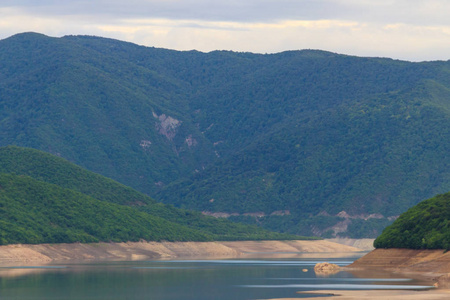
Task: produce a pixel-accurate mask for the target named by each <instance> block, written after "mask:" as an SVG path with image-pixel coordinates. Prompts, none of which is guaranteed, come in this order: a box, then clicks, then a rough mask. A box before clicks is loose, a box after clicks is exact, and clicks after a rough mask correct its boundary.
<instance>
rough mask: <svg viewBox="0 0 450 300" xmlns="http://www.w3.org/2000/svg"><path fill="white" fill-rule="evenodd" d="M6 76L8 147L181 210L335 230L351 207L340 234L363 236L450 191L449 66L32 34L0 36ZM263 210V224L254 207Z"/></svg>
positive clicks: (286, 228) (300, 230)
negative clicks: (57, 159)
mask: <svg viewBox="0 0 450 300" xmlns="http://www.w3.org/2000/svg"><path fill="white" fill-rule="evenodd" d="M0 70H1V71H0V132H2V135H1V136H0V146H7V145H17V146H21V147H30V148H35V149H39V150H42V151H46V152H49V153H52V154H55V155H58V156H61V157H63V158H65V159H68V160H69V161H71V162H73V163H75V164H77V165H79V166H81V167H83V168H86V169H88V170H90V171H93V172H95V173H98V174H102V175H104V176H107V177H109V178H112V179H114V180H117V181H118V182H120V183H122V184H125V185H126V186H130V187H132V188H133V189H136V190H138V191H139V192H141V193H144V194H147V195H150V196H151V197H153V198H155V199H157V200H158V201H162V202H164V203H169V204H173V205H174V206H176V207H181V208H186V209H195V210H199V211H211V212H227V213H239V214H240V215H241V216H240V217H236V218H235V219H237V220H242V221H243V222H250V223H253V224H257V225H258V226H263V227H265V228H269V229H272V230H278V231H282V232H287V233H293V234H301V235H306V234H311V233H315V234H325V233H326V234H327V235H329V234H330V232H332V227H333V226H334V225H336V223H337V222H340V221H339V220H338V219H339V218H338V217H337V214H338V213H340V212H342V211H345V212H346V213H347V214H349V215H351V216H352V217H353V216H356V217H357V218H352V219H350V220H351V224H350V225H349V227H348V228H349V230H351V231H350V232H347V233H344V234H346V235H347V236H360V237H363V236H376V235H378V234H379V228H381V227H383V226H384V225H386V224H388V223H389V219H388V217H392V216H397V215H399V214H400V213H401V212H403V211H405V210H406V209H408V208H409V207H411V206H412V205H415V204H417V203H418V202H419V201H420V200H421V199H426V198H429V197H431V196H433V195H436V194H439V193H444V192H446V191H448V190H450V167H449V163H448V160H447V156H448V149H450V122H449V119H450V102H449V101H448V99H450V80H449V78H450V61H447V62H422V63H412V62H406V61H396V60H391V59H382V58H359V57H352V56H346V55H339V54H335V53H330V52H324V51H311V50H305V51H288V52H283V53H277V54H270V55H260V54H252V53H236V52H229V51H214V52H210V53H200V52H197V51H186V52H180V51H172V50H165V49H156V48H148V47H141V46H137V45H133V44H130V43H124V42H120V41H116V40H111V39H104V38H99V37H89V36H66V37H63V38H50V37H47V36H43V35H40V34H35V33H26V34H19V35H15V36H13V37H10V38H8V39H5V40H2V41H0ZM74 172H75V173H76V170H74ZM62 175H64V174H62ZM30 176H31V175H30ZM44 177H45V176H44ZM44 177H43V178H40V179H39V180H45V178H44ZM54 183H55V184H58V183H57V182H54ZM84 184H88V183H84ZM84 184H83V185H84ZM65 187H68V188H73V187H71V186H65ZM86 187H88V185H86ZM79 188H80V189H77V190H78V191H80V192H83V193H84V191H83V190H82V187H79ZM115 193H116V192H114V194H115ZM102 194H103V192H98V194H97V195H92V194H90V195H91V196H93V197H97V198H100V197H102ZM108 197H109V196H108ZM125 198H127V200H124V199H125ZM146 199H147V198H146ZM108 201H111V202H114V203H119V204H132V205H141V204H140V203H141V202H142V203H145V204H146V203H147V202H145V201H153V200H149V199H148V200H145V199H143V198H142V195H138V194H137V193H136V194H135V196H131V197H122V196H118V197H117V199H116V200H112V198H110V200H108ZM121 201H125V202H121ZM278 211H289V213H290V214H285V215H283V216H279V215H276V214H275V215H272V214H273V213H274V212H278ZM254 212H261V213H264V214H265V217H263V218H253V219H251V220H248V217H246V216H243V214H245V213H254ZM370 214H378V215H381V219H377V221H375V220H374V219H369V220H367V221H364V220H365V216H367V215H370ZM358 216H359V217H358ZM322 219H326V220H322ZM316 224H319V225H320V226H318V225H316ZM325 225H326V226H325ZM374 229H375V231H374ZM330 230H331V231H330Z"/></svg>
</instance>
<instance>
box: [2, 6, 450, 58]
mask: <svg viewBox="0 0 450 300" xmlns="http://www.w3.org/2000/svg"><path fill="white" fill-rule="evenodd" d="M448 12H450V1H448V0H427V1H423V0H421V1H419V0H226V1H225V0H216V1H213V0H127V1H124V0H2V1H0V38H4V37H6V36H8V35H11V34H14V33H18V32H23V31H37V32H42V33H44V34H48V35H52V36H61V35H65V34H93V35H100V36H106V37H112V38H117V39H122V40H127V41H131V42H134V43H138V44H144V45H151V46H156V47H165V48H172V49H178V50H187V49H198V50H201V51H211V50H214V49H227V50H237V51H252V52H279V51H283V50H292V49H303V48H318V49H323V50H330V51H334V52H340V53H346V54H355V55H362V56H389V57H393V58H401V59H408V60H434V59H448V58H449V55H448V53H450V18H448Z"/></svg>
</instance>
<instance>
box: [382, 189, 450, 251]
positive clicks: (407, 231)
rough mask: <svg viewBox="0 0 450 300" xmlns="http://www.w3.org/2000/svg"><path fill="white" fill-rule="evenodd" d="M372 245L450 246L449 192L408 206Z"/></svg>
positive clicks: (411, 247)
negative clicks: (410, 206)
mask: <svg viewBox="0 0 450 300" xmlns="http://www.w3.org/2000/svg"><path fill="white" fill-rule="evenodd" d="M374 246H375V247H376V248H409V249H447V250H448V249H450V193H446V194H441V195H437V196H435V197H433V198H431V199H428V200H425V201H422V202H420V203H419V204H417V205H416V206H414V207H412V208H410V209H409V210H408V211H406V212H405V213H403V214H401V215H400V217H399V218H398V219H397V220H396V221H395V222H394V223H393V224H392V225H391V226H389V227H387V228H386V229H385V230H384V231H383V233H382V234H381V235H380V236H379V237H378V238H377V239H376V240H375V242H374Z"/></svg>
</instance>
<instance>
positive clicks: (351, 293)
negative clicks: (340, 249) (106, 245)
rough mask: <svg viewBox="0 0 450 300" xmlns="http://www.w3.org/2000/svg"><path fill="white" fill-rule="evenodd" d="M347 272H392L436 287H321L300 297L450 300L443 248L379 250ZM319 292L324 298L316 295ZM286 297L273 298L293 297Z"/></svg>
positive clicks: (449, 265)
mask: <svg viewBox="0 0 450 300" xmlns="http://www.w3.org/2000/svg"><path fill="white" fill-rule="evenodd" d="M343 271H348V272H369V273H371V274H372V275H373V276H374V277H376V273H377V272H386V271H389V272H393V273H397V274H402V275H404V276H405V277H408V278H415V279H419V280H421V281H422V282H423V283H425V284H426V285H429V286H433V285H434V286H437V288H433V289H429V290H356V291H355V290H321V291H308V292H298V293H299V294H302V295H303V296H306V295H311V296H312V295H315V296H316V297H309V298H301V299H315V300H318V299H324V300H325V299H333V300H356V299H366V300H375V299H392V300H397V299H398V300H400V299H402V300H403V299H408V300H415V299H427V300H428V299H430V300H435V299H436V300H443V299H450V289H449V288H450V252H446V251H444V250H411V249H376V250H374V251H371V252H370V253H368V254H367V255H365V256H363V257H362V258H360V259H358V260H356V261H355V262H354V263H352V264H351V265H349V266H347V267H344V268H343ZM318 295H320V296H321V297H317V296H318ZM292 299H299V298H284V299H271V300H292Z"/></svg>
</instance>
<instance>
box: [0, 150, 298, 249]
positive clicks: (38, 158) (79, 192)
mask: <svg viewBox="0 0 450 300" xmlns="http://www.w3.org/2000/svg"><path fill="white" fill-rule="evenodd" d="M0 173H2V174H3V175H4V176H5V180H7V179H10V182H11V183H10V184H11V187H10V188H9V189H8V188H6V186H7V185H8V181H5V182H7V183H5V185H1V184H0V186H1V187H3V190H2V192H4V203H5V204H4V214H5V216H6V217H5V219H4V221H5V222H9V221H8V220H10V219H11V218H12V219H14V220H16V221H17V222H18V223H19V224H22V223H23V224H25V225H26V226H25V225H24V226H25V227H24V228H25V229H23V228H22V227H21V229H17V230H16V231H13V232H11V235H12V236H14V234H16V235H17V234H18V232H20V231H21V230H22V229H23V230H25V231H26V230H32V231H33V232H34V231H37V232H42V233H41V234H38V236H39V238H36V242H37V243H40V242H49V241H50V240H51V237H47V236H46V235H45V234H44V233H45V232H51V233H52V234H60V233H59V231H58V232H57V233H54V231H55V230H56V229H55V226H53V225H49V223H48V222H50V221H51V220H52V219H57V220H60V216H63V215H64V216H69V217H67V219H68V221H67V222H69V221H71V222H76V223H75V224H72V223H67V224H66V223H64V228H66V229H64V230H69V229H70V228H72V227H73V228H77V231H79V232H78V233H79V234H81V237H79V239H80V240H79V241H84V242H86V241H96V240H102V241H107V239H106V240H105V238H107V237H108V236H111V237H110V239H111V240H115V241H116V240H121V241H125V240H126V235H114V234H113V233H111V232H106V231H105V232H104V231H101V233H102V234H103V235H99V234H100V233H99V232H97V231H98V230H100V229H99V228H98V227H99V226H100V227H101V226H106V227H111V226H113V227H114V228H115V229H114V230H117V231H118V232H122V231H126V230H129V231H130V230H131V229H130V228H134V227H136V231H132V230H131V232H132V233H133V234H131V233H130V234H129V235H128V236H129V238H130V240H138V239H147V238H151V240H163V239H166V240H179V241H183V240H262V239H269V240H270V239H307V238H304V237H299V236H292V235H287V234H279V233H273V232H268V231H266V230H262V229H260V228H257V227H255V226H247V225H243V224H235V223H232V222H230V221H228V220H217V219H215V218H212V217H206V216H203V215H202V214H200V213H198V212H191V211H186V210H182V209H177V208H174V207H171V206H167V205H164V204H161V203H156V202H155V201H154V200H153V199H151V198H150V197H148V196H146V195H144V194H142V193H139V192H137V191H136V190H133V189H132V188H130V187H127V186H124V185H122V184H120V183H118V182H116V181H114V180H111V179H109V178H106V177H104V176H101V175H99V174H95V173H93V172H90V171H87V170H85V169H83V168H81V167H79V166H76V165H74V164H72V163H70V162H68V161H67V160H65V159H63V158H60V157H57V156H54V155H51V154H48V153H45V152H42V151H39V150H35V149H31V148H21V147H17V146H8V147H0ZM8 173H9V174H10V175H8ZM8 176H10V177H11V178H9V177H8ZM23 176H26V177H23ZM21 178H23V180H22V179H21ZM20 180H22V181H20ZM66 194H67V195H66ZM43 201H44V202H45V203H42V202H43ZM36 202H37V203H36ZM101 202H104V203H101ZM117 204H120V205H117ZM33 206H35V207H37V208H38V210H37V211H35V209H34V208H32V209H30V208H31V207H33ZM129 206H133V207H134V208H130V207H129ZM88 210H89V211H88ZM91 210H92V211H91ZM102 210H104V211H105V216H102V212H101V211H102ZM20 211H24V212H26V213H25V214H24V213H20ZM133 215H136V219H135V220H134V221H133V222H131V221H129V218H132V217H133ZM97 218H101V219H102V220H104V222H105V223H102V221H99V222H97V223H96V225H95V227H96V232H95V233H94V234H91V232H90V231H89V230H87V229H86V228H90V227H89V226H93V225H92V224H91V223H92V222H96V221H93V220H96V219H97ZM113 219H114V220H116V221H114V222H113V221H112V220H113ZM147 219H148V220H147ZM33 220H44V221H39V222H40V223H39V224H34V223H33V222H34V221H33ZM154 220H157V222H156V221H154ZM62 221H64V222H65V219H62ZM111 222H112V223H111ZM136 222H138V223H136ZM149 222H150V223H149ZM151 222H153V223H151ZM155 222H156V223H155ZM84 223H86V224H87V225H86V226H88V227H81V228H80V227H79V226H80V224H84ZM89 224H91V225H89ZM155 224H156V225H155ZM10 225H11V224H9V223H5V226H10ZM14 226H15V225H14ZM14 226H13V227H14ZM59 226H62V225H58V226H57V227H56V228H57V229H58V228H59ZM121 226H123V227H124V228H123V229H120V227H121ZM154 226H158V229H157V230H154ZM144 229H145V230H144ZM3 230H5V228H3ZM70 230H71V229H70ZM86 230H87V234H86V233H85V231H86ZM105 230H106V229H105ZM111 230H112V229H111ZM173 230H179V231H180V234H183V235H184V236H183V237H181V236H179V235H177V234H173V233H172V231H173ZM191 231H192V232H191ZM6 232H10V231H8V230H6ZM36 234H37V233H33V235H31V236H35V235H36ZM61 234H62V233H61ZM47 235H48V234H47ZM72 235H73V233H70V234H66V233H64V235H63V237H64V239H65V240H64V241H65V242H73V241H74V238H75V237H76V236H77V235H75V236H72ZM91 235H92V236H91ZM20 236H21V238H25V235H20ZM11 239H12V237H11V236H10V237H9V238H7V239H6V240H7V241H11ZM30 239H31V237H30ZM61 239H62V238H61ZM14 242H17V241H16V240H14ZM22 242H26V243H29V242H33V240H28V239H25V240H24V241H22ZM60 242H62V241H60Z"/></svg>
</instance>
